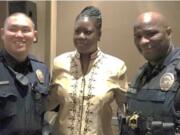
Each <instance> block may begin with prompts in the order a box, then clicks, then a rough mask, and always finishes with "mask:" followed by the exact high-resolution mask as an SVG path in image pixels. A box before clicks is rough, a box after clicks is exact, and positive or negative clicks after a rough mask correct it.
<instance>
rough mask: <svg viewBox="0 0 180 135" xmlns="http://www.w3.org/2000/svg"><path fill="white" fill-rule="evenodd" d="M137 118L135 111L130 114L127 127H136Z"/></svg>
mask: <svg viewBox="0 0 180 135" xmlns="http://www.w3.org/2000/svg"><path fill="white" fill-rule="evenodd" d="M138 119H139V115H138V114H137V113H134V114H133V115H132V116H130V118H129V120H128V125H129V127H131V128H132V129H136V128H137V127H138Z"/></svg>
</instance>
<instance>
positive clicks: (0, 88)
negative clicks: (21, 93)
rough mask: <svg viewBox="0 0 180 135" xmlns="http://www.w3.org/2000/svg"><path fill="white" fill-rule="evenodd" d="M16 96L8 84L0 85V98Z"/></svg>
mask: <svg viewBox="0 0 180 135" xmlns="http://www.w3.org/2000/svg"><path fill="white" fill-rule="evenodd" d="M8 96H17V94H16V90H15V89H14V88H13V87H12V86H11V85H10V84H8V83H7V84H0V97H8Z"/></svg>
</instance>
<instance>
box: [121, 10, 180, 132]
mask: <svg viewBox="0 0 180 135" xmlns="http://www.w3.org/2000/svg"><path fill="white" fill-rule="evenodd" d="M134 41H135V44H136V46H137V48H138V50H139V52H140V53H141V54H142V55H143V56H144V58H145V59H146V60H147V63H146V64H145V65H143V66H142V67H141V68H140V69H139V71H138V72H137V75H136V76H135V78H134V80H133V81H132V83H131V86H130V88H129V90H128V93H127V102H126V112H125V113H126V116H125V117H120V128H121V133H120V134H121V135H179V134H180V50H179V49H174V47H173V45H172V43H171V27H170V26H169V25H168V24H167V21H166V19H165V18H164V16H163V15H161V14H160V13H157V12H145V13H143V14H141V15H140V16H139V17H138V18H137V21H136V23H135V25H134Z"/></svg>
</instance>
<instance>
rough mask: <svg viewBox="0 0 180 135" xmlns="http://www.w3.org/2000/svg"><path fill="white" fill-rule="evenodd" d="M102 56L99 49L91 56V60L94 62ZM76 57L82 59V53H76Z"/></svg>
mask: <svg viewBox="0 0 180 135" xmlns="http://www.w3.org/2000/svg"><path fill="white" fill-rule="evenodd" d="M100 55H101V50H100V48H98V49H97V50H96V51H95V52H94V53H92V54H91V56H90V58H91V60H93V59H96V58H97V57H99V56H100ZM75 57H76V58H77V59H80V53H79V52H78V51H77V50H76V51H75Z"/></svg>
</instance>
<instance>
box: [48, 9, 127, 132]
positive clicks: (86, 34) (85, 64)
mask: <svg viewBox="0 0 180 135" xmlns="http://www.w3.org/2000/svg"><path fill="white" fill-rule="evenodd" d="M101 25H102V18H101V12H100V11H99V9H97V8H96V7H94V6H88V7H86V8H84V9H83V10H82V11H81V13H80V14H79V15H78V16H77V18H76V20H75V26H74V45H75V47H76V50H75V51H72V52H67V53H64V54H62V55H59V56H57V57H56V58H55V60H54V69H53V81H52V83H53V85H52V88H51V90H50V91H51V93H50V96H49V108H50V109H52V108H54V107H56V106H57V105H60V110H59V112H58V119H57V121H56V129H54V134H58V135H113V132H112V127H111V119H112V106H111V105H112V104H111V103H112V102H113V101H117V103H118V104H119V105H120V104H121V103H122V101H123V99H124V93H125V92H126V89H127V80H126V65H125V63H124V61H122V60H120V59H118V58H116V57H114V56H110V55H108V54H105V53H103V52H102V51H101V50H100V48H99V47H98V42H99V41H100V37H101ZM107 65H108V66H107Z"/></svg>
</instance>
